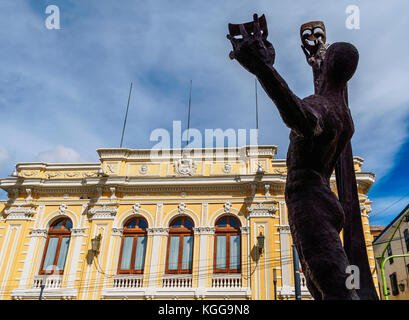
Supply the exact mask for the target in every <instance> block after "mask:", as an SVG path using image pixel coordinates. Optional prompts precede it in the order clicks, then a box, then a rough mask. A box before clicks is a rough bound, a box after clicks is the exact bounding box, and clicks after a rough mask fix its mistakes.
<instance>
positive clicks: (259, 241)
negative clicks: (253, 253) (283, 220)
mask: <svg viewBox="0 0 409 320" xmlns="http://www.w3.org/2000/svg"><path fill="white" fill-rule="evenodd" d="M264 238H265V237H264V235H263V234H262V233H261V231H260V234H259V235H258V236H257V248H258V253H259V254H261V253H262V252H263V248H264Z"/></svg>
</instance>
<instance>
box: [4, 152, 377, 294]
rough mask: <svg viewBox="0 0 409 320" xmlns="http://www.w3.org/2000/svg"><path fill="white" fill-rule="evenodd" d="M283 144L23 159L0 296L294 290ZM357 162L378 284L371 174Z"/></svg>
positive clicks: (12, 189) (14, 183)
mask: <svg viewBox="0 0 409 320" xmlns="http://www.w3.org/2000/svg"><path fill="white" fill-rule="evenodd" d="M276 151H277V148H276V147H275V146H258V147H252V146H245V147H241V148H230V149H223V148H214V149H194V150H192V152H190V153H189V154H186V153H185V154H182V150H180V149H179V150H177V149H173V150H161V151H153V150H131V149H99V150H97V152H98V154H99V157H100V162H99V163H74V164H50V163H19V164H17V165H16V171H15V173H14V174H13V175H12V176H10V177H8V178H4V179H0V187H1V188H2V189H3V190H5V191H6V192H7V193H8V196H9V199H8V200H7V201H3V202H2V203H0V212H1V216H0V299H18V300H21V299H22V300H24V299H38V298H39V296H40V292H41V294H42V297H43V299H79V300H85V299H86V300H92V299H274V297H275V296H277V299H294V291H295V290H294V277H293V264H292V247H291V245H292V242H291V234H290V229H289V225H288V219H287V211H286V204H285V199H284V187H285V181H286V162H285V160H283V159H275V155H276ZM354 163H355V170H356V175H357V183H358V191H359V197H360V202H361V210H362V222H363V226H364V232H365V237H366V241H367V249H368V256H369V259H370V266H371V268H372V269H373V274H374V281H376V282H377V279H376V272H375V261H374V258H373V249H372V240H373V239H372V236H371V234H370V228H369V221H368V212H369V211H370V201H369V199H368V197H367V195H366V194H367V192H368V190H369V188H370V187H371V186H372V184H373V182H374V175H373V174H372V173H365V172H362V171H361V166H362V163H363V160H362V159H361V158H358V157H355V158H354ZM331 185H332V188H333V190H336V183H335V178H334V177H333V178H332V180H331ZM258 236H262V237H263V238H264V245H263V246H261V245H260V240H259V239H258V238H257V237H258ZM274 275H275V277H274ZM275 280H276V281H275ZM301 280H302V286H301V289H302V297H303V299H309V298H310V294H309V292H308V290H307V288H306V286H305V281H304V279H303V276H302V273H301Z"/></svg>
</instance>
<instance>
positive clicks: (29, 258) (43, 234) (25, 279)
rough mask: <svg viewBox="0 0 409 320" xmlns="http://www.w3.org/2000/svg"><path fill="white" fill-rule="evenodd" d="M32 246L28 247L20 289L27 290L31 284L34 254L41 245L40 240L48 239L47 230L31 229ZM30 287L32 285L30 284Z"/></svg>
mask: <svg viewBox="0 0 409 320" xmlns="http://www.w3.org/2000/svg"><path fill="white" fill-rule="evenodd" d="M29 237H30V244H29V246H28V251H27V255H26V259H25V261H24V267H23V272H22V274H21V279H20V283H19V286H18V288H19V289H25V288H27V284H28V283H29V280H32V279H29V276H30V271H31V270H32V267H33V262H34V252H35V250H36V248H37V247H38V245H39V238H43V239H44V240H45V239H47V229H31V234H30V235H29ZM28 285H29V286H30V284H28Z"/></svg>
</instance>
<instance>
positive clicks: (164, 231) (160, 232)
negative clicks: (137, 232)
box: [146, 228, 169, 236]
mask: <svg viewBox="0 0 409 320" xmlns="http://www.w3.org/2000/svg"><path fill="white" fill-rule="evenodd" d="M146 230H147V232H148V235H152V236H167V235H168V234H169V228H148V229H146Z"/></svg>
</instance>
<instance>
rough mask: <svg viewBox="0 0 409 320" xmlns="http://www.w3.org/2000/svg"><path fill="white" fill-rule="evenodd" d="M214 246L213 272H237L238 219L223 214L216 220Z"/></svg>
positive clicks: (238, 270) (239, 261)
mask: <svg viewBox="0 0 409 320" xmlns="http://www.w3.org/2000/svg"><path fill="white" fill-rule="evenodd" d="M214 246H215V248H214V272H218V273H239V272H240V271H241V259H240V256H241V254H240V252H241V249H240V248H241V237H240V222H239V221H238V219H236V218H235V217H231V216H224V217H221V218H220V219H218V220H217V222H216V232H215V242H214Z"/></svg>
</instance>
